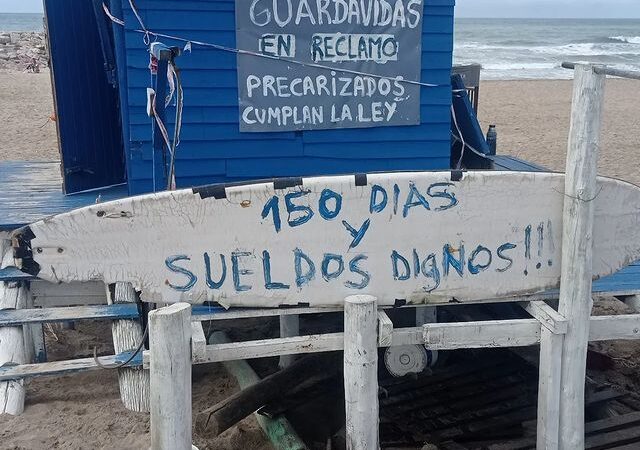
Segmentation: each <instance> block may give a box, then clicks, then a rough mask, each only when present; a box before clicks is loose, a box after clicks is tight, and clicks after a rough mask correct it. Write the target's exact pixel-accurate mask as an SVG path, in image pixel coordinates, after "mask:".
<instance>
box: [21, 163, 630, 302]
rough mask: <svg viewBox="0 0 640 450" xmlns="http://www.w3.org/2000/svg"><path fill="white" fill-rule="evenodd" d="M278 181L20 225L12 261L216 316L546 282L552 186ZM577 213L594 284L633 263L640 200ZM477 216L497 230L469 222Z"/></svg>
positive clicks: (430, 297) (435, 176) (487, 294)
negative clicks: (588, 216) (590, 223)
mask: <svg viewBox="0 0 640 450" xmlns="http://www.w3.org/2000/svg"><path fill="white" fill-rule="evenodd" d="M285 181H286V180H285ZM285 181H278V182H277V183H275V184H274V183H273V182H263V183H255V184H248V185H244V186H227V187H226V188H223V187H221V186H220V185H216V186H214V187H204V188H199V189H195V190H192V189H183V190H178V191H173V192H163V193H158V194H153V195H146V196H138V197H131V198H127V199H122V200H116V201H114V202H109V203H103V204H99V205H92V206H88V207H86V208H82V209H79V210H76V211H74V212H72V213H70V214H68V215H60V216H55V217H52V218H49V219H47V221H39V222H37V223H34V224H32V225H31V227H30V230H31V231H32V232H33V234H35V237H33V238H32V239H27V241H28V242H25V245H30V247H31V248H33V249H35V251H34V252H33V254H32V255H27V258H29V257H32V258H33V260H34V262H36V263H38V264H39V267H40V272H39V273H38V276H39V277H41V278H43V279H47V280H52V281H63V282H70V281H86V280H95V279H96V278H102V279H103V281H105V282H107V283H111V282H117V281H123V282H131V283H132V284H133V285H134V287H135V288H136V289H139V290H142V297H143V300H146V301H152V302H157V301H163V302H167V303H172V302H176V301H185V300H186V301H188V302H190V303H196V304H197V303H202V302H204V301H206V300H209V301H218V302H219V303H221V304H222V305H223V306H234V305H241V306H244V307H247V306H260V307H275V306H280V305H295V304H298V303H299V302H308V303H309V306H335V305H339V304H340V303H341V302H342V299H343V298H344V297H346V296H348V295H351V294H357V293H358V292H364V291H366V292H368V293H371V294H375V295H376V297H377V298H378V299H379V304H380V305H394V304H395V303H396V300H397V299H401V300H405V301H406V302H407V303H430V304H438V303H449V302H461V303H464V302H469V301H474V300H482V299H487V298H498V299H501V298H507V297H514V296H518V295H525V294H530V293H534V292H540V291H542V290H544V289H550V288H554V287H557V286H558V284H559V279H560V264H559V262H560V256H561V245H560V244H561V223H562V222H561V219H562V204H563V200H564V195H563V194H562V193H563V191H564V189H563V186H564V176H563V175H562V174H553V173H535V172H482V171H479V172H468V173H465V174H464V176H463V179H462V180H460V181H452V180H451V173H450V172H414V173H376V174H368V175H367V177H366V182H365V180H364V178H362V179H361V178H358V182H357V183H356V177H355V176H329V177H316V178H303V179H293V180H288V181H286V182H285ZM287 183H289V184H287ZM216 197H218V198H216ZM524 200H526V201H524ZM592 203H593V205H594V208H595V214H596V224H595V226H594V234H593V241H594V243H595V249H594V254H595V255H596V257H595V259H594V265H593V267H594V271H593V273H594V274H596V275H598V276H604V275H607V274H610V273H612V272H613V271H615V270H617V269H618V268H620V267H621V266H623V265H624V264H627V263H628V262H629V261H632V260H635V259H637V258H638V257H640V229H639V228H638V227H637V226H636V222H637V221H636V211H638V210H640V188H637V187H635V186H632V185H630V184H627V183H624V182H622V181H618V180H612V179H607V178H600V179H598V196H597V197H596V198H595V200H594V201H593V202H592ZM134 211H135V213H134ZM160 211H161V212H162V213H159V212H160ZM487 211H491V215H492V217H499V218H500V220H499V221H491V220H487V221H478V220H477V218H478V217H485V216H486V215H487ZM541 217H542V218H544V219H541ZM425 220H428V221H429V223H430V229H431V230H432V231H431V232H430V233H428V234H427V235H425V234H424V223H425V222H424V221H425ZM612 220H614V221H615V222H616V224H617V226H616V227H611V226H608V224H610V223H611V221H612ZM476 222H477V223H476ZM469 223H474V226H473V227H469V226H468V224H469ZM212 229H214V230H227V231H225V232H224V233H222V232H216V233H212V232H211V230H212ZM176 236H180V238H179V239H177V238H176ZM394 236H402V239H395V238H393V237H394ZM23 237H24V238H29V237H31V236H30V235H29V234H24V235H23ZM390 237H391V238H390ZM114 242H120V243H121V244H122V245H116V246H114V245H113V243H114ZM333 252H336V253H333ZM105 255H107V256H108V257H105ZM22 264H26V260H25V261H24V262H22ZM416 268H417V269H416ZM54 272H55V273H54ZM454 298H455V300H453V299H454Z"/></svg>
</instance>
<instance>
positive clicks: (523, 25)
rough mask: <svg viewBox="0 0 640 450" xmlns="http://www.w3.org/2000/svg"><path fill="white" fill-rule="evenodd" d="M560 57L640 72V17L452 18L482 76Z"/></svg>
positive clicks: (534, 69) (460, 60) (457, 55)
mask: <svg viewBox="0 0 640 450" xmlns="http://www.w3.org/2000/svg"><path fill="white" fill-rule="evenodd" d="M42 29H43V25H42V14H5V13H0V31H42ZM563 61H571V62H596V63H602V64H608V65H611V66H615V67H617V68H620V69H635V70H640V19H628V20H627V19H605V20H600V19H467V18H460V19H456V22H455V44H454V63H456V64H468V63H480V64H482V67H483V71H482V77H483V79H494V80H513V79H540V78H547V79H558V78H570V77H571V76H572V73H571V71H569V70H565V69H562V68H560V64H561V63H562V62H563Z"/></svg>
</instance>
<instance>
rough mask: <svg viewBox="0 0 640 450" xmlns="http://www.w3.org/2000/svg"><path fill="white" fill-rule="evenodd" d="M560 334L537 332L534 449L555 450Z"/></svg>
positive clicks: (545, 331) (557, 434)
mask: <svg viewBox="0 0 640 450" xmlns="http://www.w3.org/2000/svg"><path fill="white" fill-rule="evenodd" d="M563 340H564V335H563V334H554V333H553V331H551V330H550V329H549V328H547V327H545V326H542V328H541V330H540V368H539V377H538V429H537V432H538V437H537V444H536V448H537V449H538V450H557V448H558V437H559V426H560V417H559V414H560V375H561V374H560V365H561V364H562V361H561V358H562V341H563Z"/></svg>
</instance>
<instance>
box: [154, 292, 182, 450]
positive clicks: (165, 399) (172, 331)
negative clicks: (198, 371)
mask: <svg viewBox="0 0 640 450" xmlns="http://www.w3.org/2000/svg"><path fill="white" fill-rule="evenodd" d="M149 339H150V340H149V345H150V347H151V348H150V354H151V359H150V361H149V368H150V378H151V397H150V400H151V402H150V403H151V449H152V450H191V306H190V305H189V304H187V303H175V304H173V305H170V306H167V307H164V308H161V309H158V310H155V311H151V312H150V313H149Z"/></svg>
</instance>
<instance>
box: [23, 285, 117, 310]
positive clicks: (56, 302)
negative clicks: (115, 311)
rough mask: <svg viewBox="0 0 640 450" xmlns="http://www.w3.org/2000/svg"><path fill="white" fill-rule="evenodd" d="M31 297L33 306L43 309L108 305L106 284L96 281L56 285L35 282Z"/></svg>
mask: <svg viewBox="0 0 640 450" xmlns="http://www.w3.org/2000/svg"><path fill="white" fill-rule="evenodd" d="M31 296H32V297H33V304H34V305H35V306H41V307H43V308H47V307H56V306H85V305H106V304H107V296H106V294H105V290H104V284H103V283H100V282H95V281H89V282H84V283H61V284H54V283H50V282H48V281H43V280H34V281H32V282H31Z"/></svg>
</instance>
